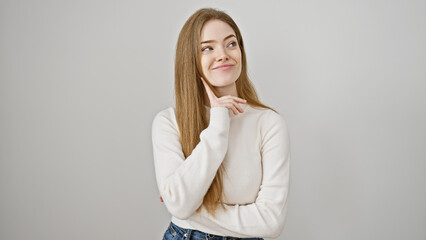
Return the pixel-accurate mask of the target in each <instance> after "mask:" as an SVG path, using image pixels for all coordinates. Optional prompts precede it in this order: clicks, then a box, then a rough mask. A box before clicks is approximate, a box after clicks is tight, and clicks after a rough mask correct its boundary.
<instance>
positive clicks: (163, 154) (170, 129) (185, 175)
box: [152, 104, 290, 238]
mask: <svg viewBox="0 0 426 240" xmlns="http://www.w3.org/2000/svg"><path fill="white" fill-rule="evenodd" d="M240 106H241V107H242V108H243V110H244V113H238V115H234V114H233V112H232V111H231V110H229V109H227V108H225V107H213V108H211V109H210V108H209V107H207V106H206V108H207V113H208V115H207V116H208V119H209V126H208V127H207V128H206V129H204V130H203V131H202V132H201V134H200V142H199V143H198V145H197V146H196V147H195V148H194V150H193V151H192V153H191V155H190V156H188V157H187V158H186V159H185V158H184V155H183V152H182V147H181V144H180V142H179V128H178V125H177V122H176V116H175V108H174V107H169V108H167V109H165V110H162V111H160V112H159V113H158V114H157V115H156V116H155V118H154V120H153V124H152V142H153V154H154V164H155V173H156V178H157V185H158V189H159V192H160V194H161V196H162V198H163V200H164V204H165V206H166V207H167V209H168V211H169V212H170V214H171V215H172V221H173V223H175V224H176V225H178V226H180V227H183V228H189V229H196V230H199V231H203V232H206V233H211V234H215V235H223V236H232V237H240V238H244V237H278V236H279V235H280V233H281V231H282V229H283V227H284V222H285V217H286V213H287V199H288V192H289V173H290V141H289V134H288V129H287V125H286V122H285V120H284V119H283V117H282V116H280V115H279V114H277V113H275V112H274V111H272V110H269V109H263V108H262V109H260V108H259V109H258V108H253V107H251V106H250V105H248V104H240ZM222 163H223V164H224V167H225V169H226V174H225V175H224V176H223V197H224V203H225V208H226V210H224V209H223V208H221V207H220V206H219V207H218V208H217V210H216V217H212V216H211V215H209V214H208V213H207V211H206V210H205V209H204V208H203V210H202V211H201V212H199V213H195V210H196V209H197V208H198V207H199V206H200V205H201V204H202V201H203V197H204V195H205V194H206V192H207V190H208V188H209V187H210V185H211V183H212V181H213V179H214V177H215V175H216V171H217V170H218V168H219V166H220V164H222Z"/></svg>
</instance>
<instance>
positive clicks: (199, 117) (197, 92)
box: [175, 8, 276, 216]
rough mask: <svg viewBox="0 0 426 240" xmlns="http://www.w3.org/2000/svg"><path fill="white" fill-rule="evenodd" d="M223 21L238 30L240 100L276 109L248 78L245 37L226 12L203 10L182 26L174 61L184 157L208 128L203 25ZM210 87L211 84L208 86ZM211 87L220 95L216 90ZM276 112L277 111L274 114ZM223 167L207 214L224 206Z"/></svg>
mask: <svg viewBox="0 0 426 240" xmlns="http://www.w3.org/2000/svg"><path fill="white" fill-rule="evenodd" d="M213 19H215V20H221V21H223V22H225V23H227V24H229V26H231V27H232V29H233V30H234V31H235V34H236V37H237V41H238V45H239V47H240V49H241V74H240V76H239V77H238V79H237V81H236V88H237V93H238V97H240V98H243V99H246V100H247V104H249V105H250V106H253V107H261V108H267V109H271V110H273V111H275V110H274V109H272V108H270V107H268V106H266V105H264V104H262V103H261V102H260V101H259V99H258V96H257V93H256V91H255V89H254V87H253V85H252V83H251V82H250V79H249V77H248V75H247V60H246V54H245V51H244V43H243V38H242V36H241V33H240V30H239V28H238V26H237V24H236V23H235V22H234V21H233V20H232V18H231V17H230V16H229V15H228V14H226V13H225V12H223V11H220V10H216V9H212V8H202V9H200V10H198V11H196V12H195V13H194V14H193V15H192V16H191V17H189V19H188V20H187V21H186V22H185V24H184V25H183V27H182V29H181V31H180V34H179V38H178V41H177V45H176V58H175V100H176V121H177V123H178V126H179V131H180V142H181V145H182V150H183V154H184V156H185V158H187V157H188V156H189V155H191V153H192V150H193V149H194V148H195V147H196V146H197V144H198V143H199V142H200V133H201V131H203V130H204V129H205V128H207V126H208V122H207V116H206V108H205V105H207V104H206V103H205V99H204V95H205V94H206V92H205V89H204V86H203V83H202V81H201V77H203V78H204V79H207V78H205V76H204V75H203V72H202V68H201V63H200V55H201V49H200V48H201V45H200V41H201V40H200V37H201V30H202V28H203V25H204V24H205V23H206V22H207V21H209V20H213ZM208 84H209V83H208ZM209 86H210V88H211V89H212V90H213V92H214V93H215V94H216V96H219V95H218V94H217V92H216V91H215V89H214V87H212V86H211V85H210V84H209ZM275 112H276V111H275ZM223 174H224V167H223V165H221V166H220V167H219V169H218V171H217V173H216V176H215V178H214V180H213V182H212V184H211V186H210V188H209V189H208V191H207V193H206V194H205V196H204V199H203V203H202V205H201V206H200V208H198V209H197V211H199V210H200V209H201V207H202V206H204V207H205V209H206V210H207V212H208V213H210V214H211V215H213V216H215V211H216V208H217V206H218V203H219V204H220V205H221V206H222V207H223V201H222V200H223V199H222V192H223V185H222V176H223Z"/></svg>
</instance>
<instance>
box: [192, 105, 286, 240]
mask: <svg viewBox="0 0 426 240" xmlns="http://www.w3.org/2000/svg"><path fill="white" fill-rule="evenodd" d="M267 118H268V119H267V122H268V124H266V126H265V128H263V130H262V131H261V132H262V147H261V157H262V168H263V169H262V173H263V176H262V183H261V186H260V190H259V192H258V195H257V198H256V199H255V202H253V203H251V204H247V205H238V204H236V205H227V204H225V209H223V208H221V207H220V206H219V205H218V208H217V211H216V216H215V217H213V216H211V215H209V214H208V213H207V212H206V211H205V209H204V208H203V210H202V212H201V214H199V216H197V219H193V220H195V221H194V222H193V223H194V224H195V225H196V223H197V222H199V223H201V224H203V225H208V226H213V227H214V228H216V229H220V230H221V232H223V233H224V234H226V235H229V236H232V235H238V236H245V237H263V238H266V237H270V238H275V237H278V236H279V235H280V234H281V231H282V230H283V228H284V224H285V217H286V213H287V200H288V192H289V175H290V139H289V134H288V129H287V126H286V123H285V121H284V119H283V118H282V117H281V116H280V115H278V114H276V113H275V112H273V114H269V115H267Z"/></svg>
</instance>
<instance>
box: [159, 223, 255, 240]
mask: <svg viewBox="0 0 426 240" xmlns="http://www.w3.org/2000/svg"><path fill="white" fill-rule="evenodd" d="M240 239H241V240H263V238H237V237H224V236H218V235H213V234H209V233H205V232H201V231H197V230H193V229H186V228H181V227H179V226H177V225H175V224H174V223H173V222H170V225H169V227H168V228H167V230H166V232H165V233H164V237H163V240H240Z"/></svg>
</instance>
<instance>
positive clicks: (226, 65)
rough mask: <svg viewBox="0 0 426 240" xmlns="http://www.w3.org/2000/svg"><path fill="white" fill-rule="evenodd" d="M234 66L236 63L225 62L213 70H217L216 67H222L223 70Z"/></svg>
mask: <svg viewBox="0 0 426 240" xmlns="http://www.w3.org/2000/svg"><path fill="white" fill-rule="evenodd" d="M232 66H234V65H233V64H223V65H220V66H218V67H215V68H213V70H215V69H222V70H226V69H229V68H231V67H232Z"/></svg>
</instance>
